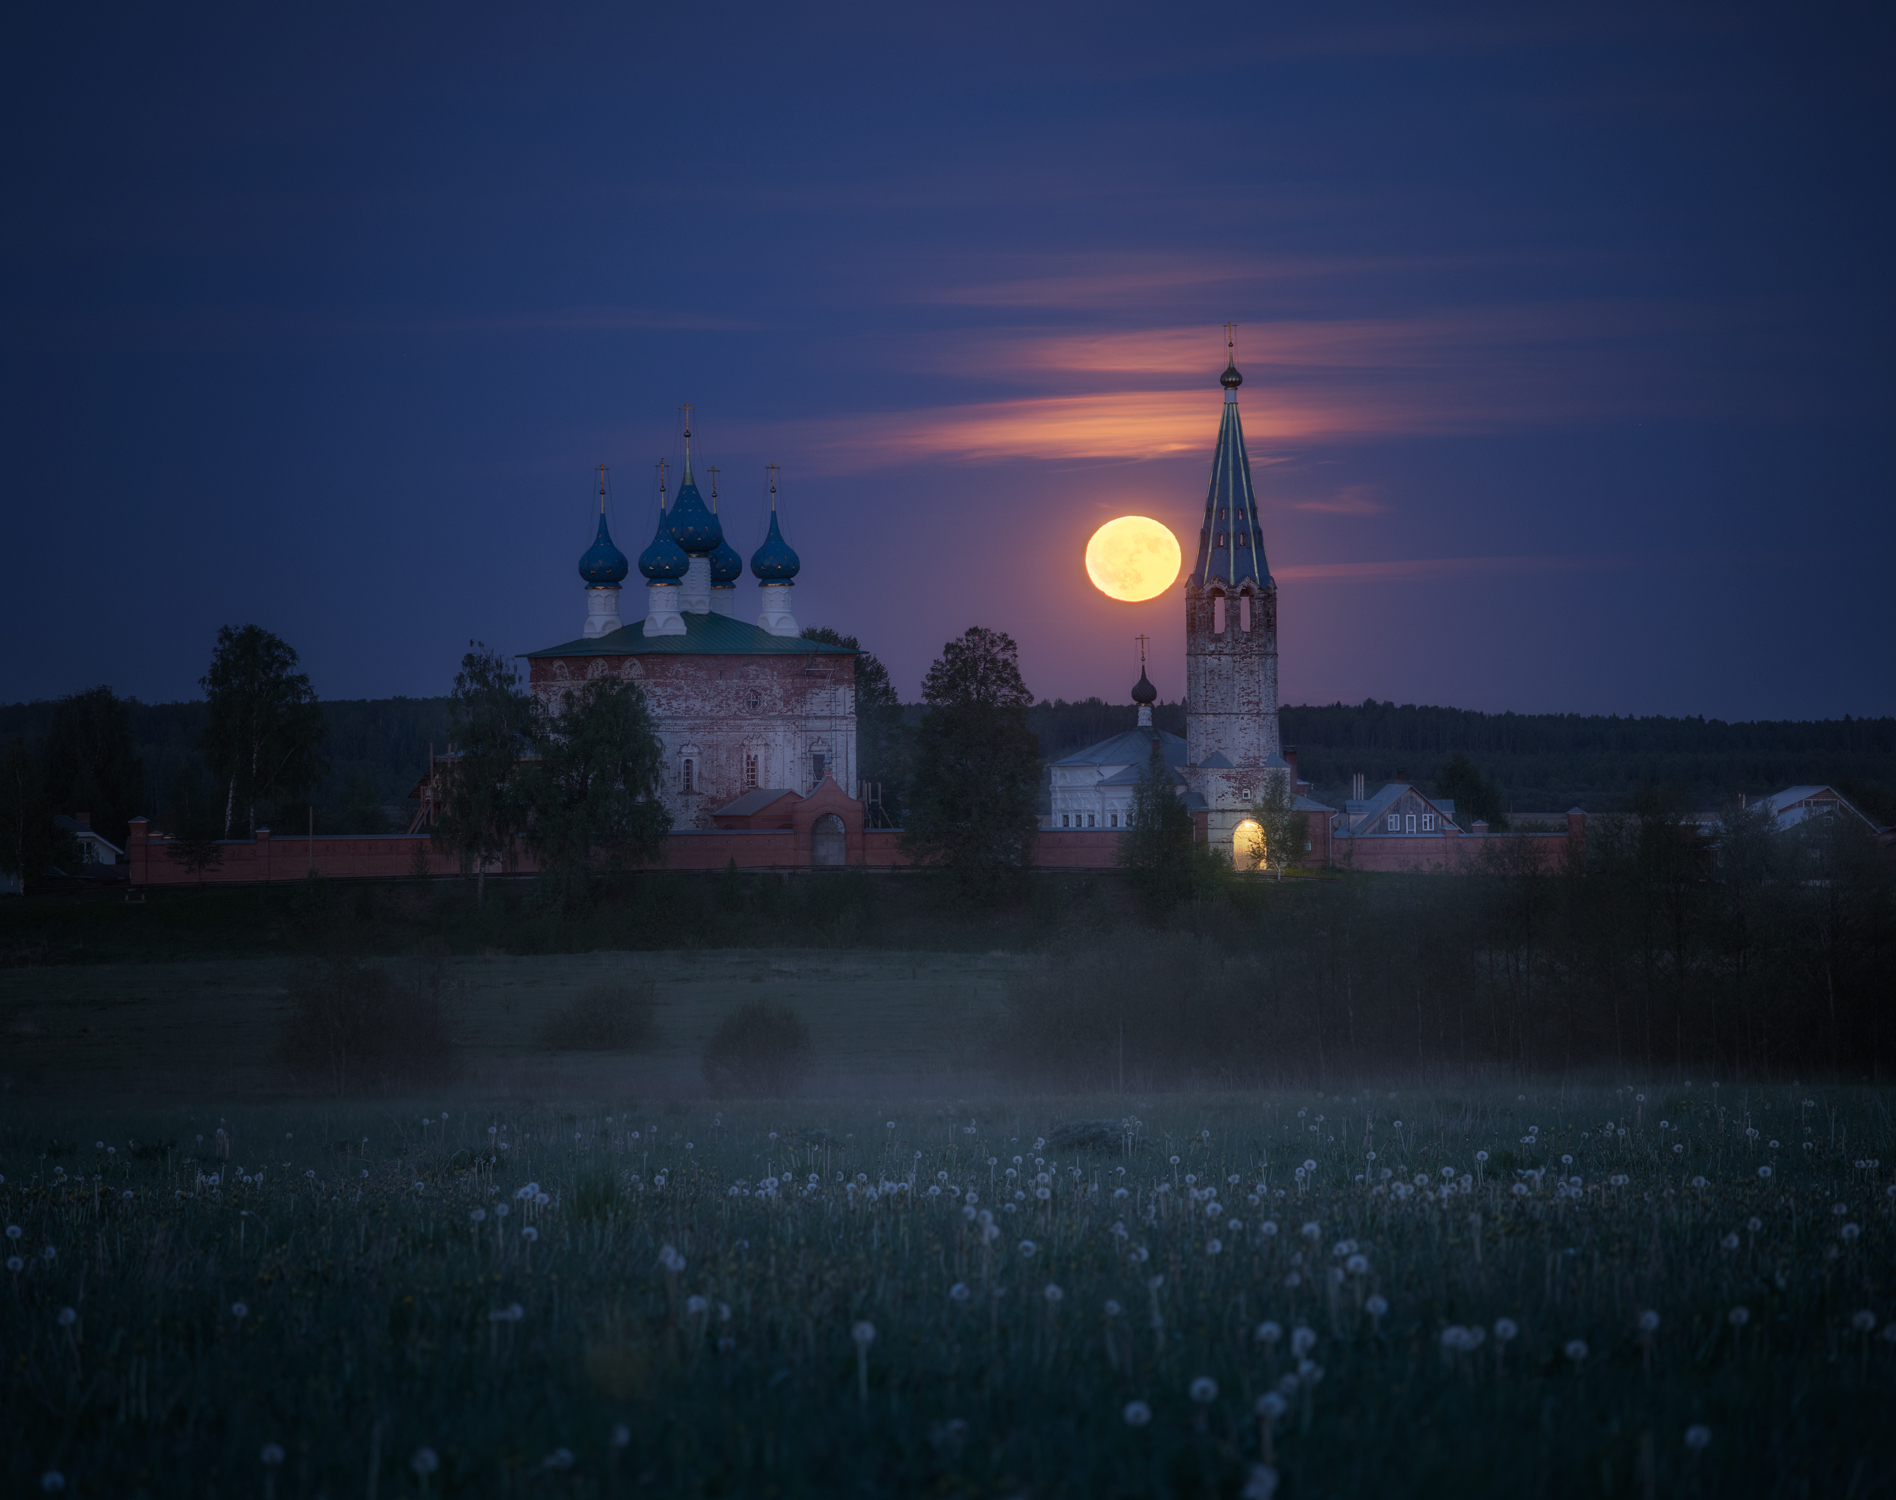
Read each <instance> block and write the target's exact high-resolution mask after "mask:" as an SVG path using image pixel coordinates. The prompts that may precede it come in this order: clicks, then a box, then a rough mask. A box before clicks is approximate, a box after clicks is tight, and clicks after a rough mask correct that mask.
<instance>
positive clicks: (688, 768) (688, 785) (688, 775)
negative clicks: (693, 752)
mask: <svg viewBox="0 0 1896 1500" xmlns="http://www.w3.org/2000/svg"><path fill="white" fill-rule="evenodd" d="M684 772H685V779H684V784H683V787H682V790H684V791H687V792H693V791H696V790H697V788H696V787H695V786H694V785H693V784H692V765H691V762H690V761H689V760H686V762H685V765H684Z"/></svg>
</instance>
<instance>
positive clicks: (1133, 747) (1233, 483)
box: [1048, 354, 1334, 869]
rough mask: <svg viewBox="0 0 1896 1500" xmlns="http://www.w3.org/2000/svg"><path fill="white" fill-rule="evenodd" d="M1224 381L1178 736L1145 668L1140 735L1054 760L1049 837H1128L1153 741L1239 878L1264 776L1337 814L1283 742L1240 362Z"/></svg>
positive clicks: (1319, 811) (1304, 808)
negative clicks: (1103, 832) (1166, 727)
mask: <svg viewBox="0 0 1896 1500" xmlns="http://www.w3.org/2000/svg"><path fill="white" fill-rule="evenodd" d="M1219 384H1220V385H1221V386H1223V387H1224V414H1223V416H1222V418H1221V419H1220V421H1219V425H1218V441H1217V445H1216V446H1215V448H1214V449H1213V450H1212V459H1211V486H1210V489H1209V491H1208V493H1207V494H1206V496H1205V515H1204V520H1203V522H1202V523H1201V524H1200V526H1199V529H1198V554H1197V558H1196V560H1195V561H1194V562H1193V564H1192V569H1191V572H1190V573H1189V574H1188V575H1187V577H1186V579H1185V590H1184V592H1185V738H1184V739H1183V740H1180V739H1179V738H1178V737H1177V736H1176V735H1171V734H1166V733H1164V732H1163V731H1161V730H1158V729H1155V728H1153V727H1152V707H1151V705H1152V703H1153V702H1154V701H1155V700H1156V699H1157V697H1158V693H1157V691H1156V690H1155V689H1154V688H1153V686H1152V684H1151V682H1150V681H1148V680H1147V677H1146V673H1145V669H1144V664H1143V663H1141V669H1140V673H1139V682H1138V685H1137V686H1136V687H1134V689H1133V692H1132V698H1133V702H1134V703H1136V704H1137V705H1138V706H1139V726H1138V727H1137V728H1135V729H1132V730H1130V731H1128V732H1127V733H1125V734H1121V735H1115V736H1114V737H1113V738H1112V739H1109V740H1104V741H1102V742H1101V743H1099V744H1097V745H1094V746H1091V747H1090V748H1088V749H1085V750H1082V751H1080V752H1079V753H1078V754H1076V755H1070V756H1068V757H1066V759H1064V760H1060V761H1056V762H1054V764H1053V766H1052V768H1051V776H1052V783H1053V786H1052V813H1051V816H1050V817H1049V819H1048V832H1049V833H1057V832H1058V831H1059V830H1062V829H1069V830H1070V829H1076V828H1123V827H1124V826H1125V825H1126V815H1127V813H1128V812H1129V811H1130V809H1131V804H1132V790H1133V787H1134V785H1135V784H1136V783H1137V782H1138V780H1139V778H1140V776H1141V775H1143V774H1144V772H1145V768H1146V765H1147V761H1148V757H1149V756H1150V754H1151V746H1152V744H1153V742H1154V741H1155V740H1156V741H1157V742H1158V743H1159V746H1160V753H1161V754H1162V755H1164V756H1165V757H1166V763H1167V764H1168V765H1170V766H1172V767H1173V770H1174V773H1175V775H1176V776H1177V778H1178V779H1177V783H1176V784H1177V787H1178V790H1179V795H1180V796H1181V797H1182V798H1183V799H1184V801H1185V805H1186V807H1187V808H1188V809H1189V810H1190V811H1191V813H1192V815H1193V822H1194V824H1195V826H1196V830H1197V835H1198V837H1199V839H1200V840H1203V841H1206V842H1210V843H1215V844H1218V845H1220V846H1222V847H1224V848H1228V849H1230V850H1231V851H1232V855H1233V861H1234V863H1235V864H1236V865H1237V866H1238V868H1240V869H1245V868H1249V867H1250V866H1251V865H1252V863H1253V862H1254V861H1255V859H1256V854H1255V852H1254V851H1255V849H1256V847H1257V840H1258V838H1259V837H1260V833H1261V831H1260V829H1259V828H1258V825H1257V823H1256V822H1255V821H1254V820H1253V819H1252V817H1251V810H1252V808H1253V807H1254V806H1255V804H1256V803H1257V802H1258V800H1259V799H1260V798H1261V797H1263V795H1264V793H1265V788H1266V785H1267V782H1268V778H1270V777H1274V776H1275V777H1282V778H1285V779H1286V780H1287V782H1288V783H1289V785H1288V787H1287V790H1288V791H1289V792H1290V794H1291V797H1292V805H1293V806H1294V807H1295V809H1296V810H1297V811H1299V812H1305V813H1309V814H1311V815H1312V821H1313V822H1315V821H1316V820H1317V819H1318V818H1322V819H1325V820H1327V819H1328V818H1329V817H1331V816H1332V815H1333V813H1334V809H1333V808H1330V807H1326V806H1325V805H1324V804H1323V803H1321V802H1315V801H1312V800H1311V799H1310V798H1309V797H1307V796H1305V795H1303V792H1304V789H1305V788H1307V786H1308V785H1309V783H1307V782H1303V781H1300V780H1299V779H1298V777H1297V768H1296V766H1295V764H1294V763H1293V762H1292V761H1291V760H1287V759H1286V758H1285V755H1284V748H1283V743H1282V738H1281V736H1280V735H1279V733H1278V727H1277V583H1276V581H1275V580H1274V579H1273V578H1272V577H1271V571H1270V564H1269V563H1268V562H1267V561H1266V559H1265V555H1264V528H1263V523H1262V521H1261V520H1260V518H1259V516H1258V510H1257V495H1256V492H1255V491H1254V490H1253V488H1252V485H1251V460H1250V458H1249V456H1248V455H1247V454H1246V453H1245V450H1244V427H1243V424H1242V423H1241V422H1240V420H1239V418H1238V387H1239V386H1241V385H1242V384H1244V377H1243V376H1242V375H1241V374H1239V373H1238V365H1237V359H1236V356H1235V354H1228V357H1227V359H1226V363H1225V371H1224V374H1223V375H1221V376H1219ZM1293 753H1294V752H1293ZM1326 827H1327V823H1326ZM1303 853H1304V851H1301V850H1300V851H1297V852H1296V854H1294V855H1293V856H1292V858H1293V860H1294V859H1300V858H1301V857H1302V855H1303Z"/></svg>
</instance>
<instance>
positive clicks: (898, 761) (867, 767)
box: [803, 625, 908, 827]
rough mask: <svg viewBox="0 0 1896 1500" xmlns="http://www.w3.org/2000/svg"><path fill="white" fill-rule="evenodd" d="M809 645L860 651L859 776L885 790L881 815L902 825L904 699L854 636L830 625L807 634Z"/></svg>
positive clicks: (886, 671)
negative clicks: (810, 642)
mask: <svg viewBox="0 0 1896 1500" xmlns="http://www.w3.org/2000/svg"><path fill="white" fill-rule="evenodd" d="M803 638H804V639H805V640H806V641H822V642H823V643H824V644H825V645H829V646H842V647H844V648H846V649H847V650H850V651H854V652H857V653H858V655H857V657H856V773H857V775H858V776H859V777H860V778H861V779H862V780H863V781H871V782H874V783H875V784H876V785H878V786H879V787H881V788H882V811H883V813H884V815H885V816H886V817H887V818H888V820H889V822H890V824H891V826H894V827H900V826H901V822H902V809H903V807H904V806H905V805H906V801H905V795H904V794H905V793H906V791H907V787H908V743H907V741H908V736H907V734H906V733H905V731H904V728H903V724H902V700H901V699H900V698H898V697H896V694H895V685H894V684H893V683H891V682H890V681H889V669H888V668H887V667H885V666H883V665H882V663H881V662H880V661H878V660H877V659H876V657H875V655H874V653H872V652H869V651H864V650H863V649H862V644H861V642H859V641H858V640H857V639H856V637H855V636H853V635H841V634H839V633H838V632H836V631H834V630H831V629H830V628H829V627H828V626H826V625H812V626H810V627H809V628H808V629H807V630H805V631H804V632H803Z"/></svg>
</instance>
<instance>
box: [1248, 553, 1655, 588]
mask: <svg viewBox="0 0 1896 1500" xmlns="http://www.w3.org/2000/svg"><path fill="white" fill-rule="evenodd" d="M1660 561H1661V559H1659V558H1655V557H1640V556H1635V555H1631V554H1622V555H1607V554H1594V555H1575V556H1569V557H1559V556H1538V557H1415V558H1392V559H1388V560H1386V561H1381V562H1340V563H1300V564H1297V565H1294V566H1292V567H1285V568H1272V569H1271V576H1272V577H1274V578H1276V579H1278V580H1279V581H1280V582H1281V581H1284V580H1290V581H1294V582H1298V583H1399V582H1410V581H1415V580H1420V579H1431V578H1470V577H1475V576H1478V575H1482V574H1497V573H1601V572H1615V571H1619V570H1622V569H1628V568H1643V567H1653V566H1656V565H1657V564H1658V563H1659V562H1660Z"/></svg>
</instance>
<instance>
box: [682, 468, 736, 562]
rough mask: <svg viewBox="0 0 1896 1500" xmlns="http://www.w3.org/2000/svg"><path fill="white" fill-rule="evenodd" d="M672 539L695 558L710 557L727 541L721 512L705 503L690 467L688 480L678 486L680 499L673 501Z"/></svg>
mask: <svg viewBox="0 0 1896 1500" xmlns="http://www.w3.org/2000/svg"><path fill="white" fill-rule="evenodd" d="M671 538H672V540H673V541H674V542H676V543H677V544H678V545H679V546H680V547H682V548H683V549H684V550H685V551H686V552H688V553H690V554H691V555H692V556H693V557H706V556H708V555H709V554H711V553H713V552H715V551H716V550H717V546H718V543H719V542H721V541H723V540H724V528H723V527H722V526H721V525H719V524H718V518H717V513H716V512H715V511H713V510H712V509H711V507H710V506H708V505H706V504H705V503H704V496H702V495H700V494H699V493H698V486H697V485H696V484H694V483H693V482H692V478H691V471H690V469H689V468H687V469H686V471H685V482H684V483H683V484H681V485H679V486H678V498H677V499H676V500H674V501H673V502H672V508H671Z"/></svg>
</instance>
